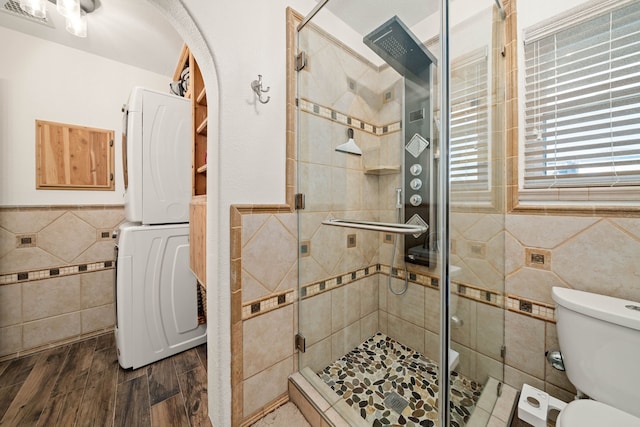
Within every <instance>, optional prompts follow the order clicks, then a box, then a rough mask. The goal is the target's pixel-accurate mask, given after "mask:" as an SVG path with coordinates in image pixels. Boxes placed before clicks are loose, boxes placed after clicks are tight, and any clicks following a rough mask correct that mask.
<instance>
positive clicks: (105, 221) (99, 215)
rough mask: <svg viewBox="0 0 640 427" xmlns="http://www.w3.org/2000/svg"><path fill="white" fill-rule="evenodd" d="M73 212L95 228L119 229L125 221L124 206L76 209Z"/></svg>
mask: <svg viewBox="0 0 640 427" xmlns="http://www.w3.org/2000/svg"><path fill="white" fill-rule="evenodd" d="M71 212H73V214H74V215H75V216H77V217H78V218H80V219H82V220H83V221H85V222H86V223H88V224H89V225H91V226H92V227H94V228H114V229H115V228H117V227H118V225H120V223H121V222H123V221H124V220H125V216H124V206H117V207H107V208H104V209H102V208H97V209H93V208H91V209H74V210H72V211H71Z"/></svg>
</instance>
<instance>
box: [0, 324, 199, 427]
mask: <svg viewBox="0 0 640 427" xmlns="http://www.w3.org/2000/svg"><path fill="white" fill-rule="evenodd" d="M206 360H207V349H206V344H205V345H201V346H199V347H196V348H193V349H191V350H187V351H185V352H183V353H180V354H177V355H175V356H173V357H170V358H167V359H163V360H160V361H158V362H156V363H154V364H151V365H148V366H145V367H142V368H140V369H136V370H125V369H122V368H121V367H120V366H119V365H118V357H117V354H116V346H115V339H114V336H113V333H110V334H105V335H101V336H98V337H95V338H91V339H89V340H85V341H81V342H77V343H74V344H69V345H65V346H62V347H57V348H53V349H50V350H46V351H43V352H41V353H37V354H33V355H30V356H25V357H22V358H19V359H14V360H10V361H5V362H1V363H0V425H2V426H12V427H13V426H127V427H129V426H136V427H137V426H185V427H189V426H191V427H195V426H211V423H210V421H209V417H208V415H207V372H206V369H207V362H206Z"/></svg>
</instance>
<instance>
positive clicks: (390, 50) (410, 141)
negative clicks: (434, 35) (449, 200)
mask: <svg viewBox="0 0 640 427" xmlns="http://www.w3.org/2000/svg"><path fill="white" fill-rule="evenodd" d="M363 41H364V44H365V45H367V46H368V47H369V48H371V49H372V50H373V51H374V52H375V53H376V54H377V55H378V56H380V58H382V59H383V60H384V61H385V62H386V63H387V64H389V65H390V66H391V67H393V69H394V70H396V71H397V72H398V73H399V74H400V75H401V76H402V77H403V79H402V82H403V84H404V108H403V110H404V114H403V134H404V136H403V139H404V141H403V142H404V152H403V162H402V175H403V187H402V188H403V192H402V194H403V201H404V203H403V204H404V206H403V207H404V209H403V211H404V222H406V223H409V224H415V225H421V226H426V227H427V228H428V231H427V233H423V234H417V233H416V234H413V235H412V234H407V235H405V236H404V257H405V261H408V262H411V263H416V264H422V265H426V266H435V262H436V259H435V253H434V252H433V251H431V250H430V249H431V248H432V240H434V239H435V238H436V236H437V233H436V232H435V231H436V230H437V228H438V226H437V222H436V212H435V197H436V188H437V186H435V185H434V184H435V183H436V182H435V177H436V176H437V173H436V168H435V166H434V150H433V147H432V146H431V141H433V135H432V133H431V132H432V129H431V123H432V121H433V105H432V102H431V100H432V96H431V89H432V87H433V85H432V80H433V73H434V72H435V65H436V63H437V61H436V59H435V57H434V55H433V54H432V53H431V52H430V51H429V50H428V49H427V48H426V47H425V46H424V45H423V44H422V43H421V42H420V40H419V39H418V38H417V37H416V36H415V35H414V34H413V33H412V32H411V30H410V29H409V28H408V27H407V26H406V25H405V24H404V22H402V20H401V19H400V18H399V17H398V16H393V17H392V18H391V19H389V20H388V21H387V22H385V23H384V24H382V25H381V26H380V27H378V28H376V29H375V30H373V31H372V32H371V33H369V34H368V35H366V36H365V37H364V39H363Z"/></svg>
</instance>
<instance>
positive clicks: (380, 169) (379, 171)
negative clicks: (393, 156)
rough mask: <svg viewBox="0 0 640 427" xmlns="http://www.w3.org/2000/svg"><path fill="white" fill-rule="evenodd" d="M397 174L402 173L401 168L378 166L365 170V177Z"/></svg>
mask: <svg viewBox="0 0 640 427" xmlns="http://www.w3.org/2000/svg"><path fill="white" fill-rule="evenodd" d="M396 173H400V166H376V167H373V168H365V170H364V174H365V175H375V176H382V175H393V174H396Z"/></svg>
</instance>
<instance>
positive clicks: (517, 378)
mask: <svg viewBox="0 0 640 427" xmlns="http://www.w3.org/2000/svg"><path fill="white" fill-rule="evenodd" d="M504 382H505V384H508V385H510V386H511V387H514V388H515V389H518V390H520V389H522V385H523V384H529V385H530V386H531V387H535V388H537V389H539V390H544V381H542V380H541V379H540V378H536V377H534V376H531V375H529V374H526V373H524V372H522V371H519V370H517V369H515V368H514V367H512V366H509V365H505V367H504Z"/></svg>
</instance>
